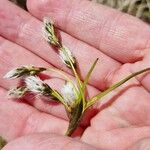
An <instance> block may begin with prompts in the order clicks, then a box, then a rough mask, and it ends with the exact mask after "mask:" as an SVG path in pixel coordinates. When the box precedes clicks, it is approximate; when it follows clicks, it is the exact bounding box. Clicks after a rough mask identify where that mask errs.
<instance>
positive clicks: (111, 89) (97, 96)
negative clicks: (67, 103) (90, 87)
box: [86, 68, 150, 109]
mask: <svg viewBox="0 0 150 150" xmlns="http://www.w3.org/2000/svg"><path fill="white" fill-rule="evenodd" d="M146 71H150V68H146V69H143V70H141V71H138V72H135V73H133V74H131V75H129V76H128V77H126V78H125V79H123V80H121V81H120V82H118V83H116V84H114V85H113V86H111V87H110V88H108V89H107V90H105V91H104V92H102V93H99V94H97V95H96V96H94V97H93V98H92V99H91V100H90V101H89V102H88V103H87V106H86V109H87V108H88V107H90V106H92V105H93V104H95V103H96V102H97V101H98V100H100V99H101V98H102V97H104V96H105V95H107V94H108V93H110V92H111V91H113V90H115V89H116V88H118V87H119V86H121V85H122V84H124V83H125V82H127V81H128V80H130V79H131V78H133V77H135V76H137V75H139V74H141V73H144V72H146Z"/></svg>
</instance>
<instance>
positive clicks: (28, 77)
mask: <svg viewBox="0 0 150 150" xmlns="http://www.w3.org/2000/svg"><path fill="white" fill-rule="evenodd" d="M43 24H44V25H43V29H42V30H43V33H44V38H45V39H46V41H47V43H48V44H50V45H51V46H53V47H55V49H57V50H58V53H59V56H60V58H61V60H62V62H63V63H64V64H65V65H66V66H67V67H68V68H69V69H70V70H71V71H72V72H73V74H74V76H75V79H76V82H75V81H72V80H71V79H70V78H69V77H68V76H67V75H66V74H65V73H62V71H59V70H56V69H53V68H44V67H36V66H20V67H18V68H16V69H13V70H11V71H9V72H8V73H7V74H6V75H5V76H4V77H5V78H10V79H15V78H19V77H21V78H22V79H23V80H24V85H23V86H19V87H16V88H14V89H11V90H10V91H9V96H10V97H12V98H18V99H20V98H22V97H24V96H26V94H27V93H28V92H31V93H34V95H35V96H39V95H41V96H44V97H47V99H49V100H50V101H55V102H60V103H62V105H64V107H65V110H66V112H67V114H68V118H69V126H68V129H67V131H66V135H67V136H71V135H72V133H73V132H74V131H75V129H76V128H77V127H78V125H79V123H80V121H81V120H82V117H83V115H84V114H85V112H86V110H87V109H88V108H89V107H91V106H92V105H94V104H95V103H96V102H97V101H99V100H101V99H102V97H104V96H105V95H107V94H108V93H110V92H111V91H113V90H115V89H116V88H117V87H119V86H121V85H122V84H124V83H125V82H127V81H128V80H129V79H131V78H133V77H135V76H137V75H139V74H141V73H143V72H146V71H149V70H150V68H146V69H144V70H141V71H139V72H136V73H133V74H131V75H129V76H127V77H126V78H125V79H122V80H121V81H120V82H118V83H116V84H114V85H112V86H111V87H110V88H108V89H107V90H105V91H103V92H101V93H99V94H97V95H95V96H94V97H92V98H90V99H87V96H86V92H85V91H86V87H87V84H88V81H89V78H90V76H91V74H92V71H93V70H94V68H95V66H96V64H97V62H98V58H96V60H95V62H94V63H93V65H92V66H91V67H90V69H89V72H88V73H87V75H86V77H85V79H84V81H82V80H81V78H80V75H79V73H78V65H77V62H76V59H75V57H74V56H73V54H72V52H71V51H70V50H69V49H68V48H67V47H66V46H64V45H63V43H62V42H60V40H59V38H58V37H57V35H56V32H55V28H54V23H53V22H52V21H51V20H50V19H49V18H44V23H43ZM46 71H50V72H55V73H58V74H59V75H62V77H63V79H64V80H65V81H66V82H65V84H64V85H63V86H62V89H61V90H60V92H59V91H57V90H55V89H53V88H52V87H50V86H49V85H48V84H47V83H45V82H44V80H41V79H40V77H39V73H41V72H46Z"/></svg>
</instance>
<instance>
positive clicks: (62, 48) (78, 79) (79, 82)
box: [60, 46, 85, 105]
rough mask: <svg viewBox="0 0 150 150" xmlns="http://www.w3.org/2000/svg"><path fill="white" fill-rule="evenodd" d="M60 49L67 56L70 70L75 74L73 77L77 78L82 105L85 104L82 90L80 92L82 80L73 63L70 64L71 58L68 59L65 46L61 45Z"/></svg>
mask: <svg viewBox="0 0 150 150" xmlns="http://www.w3.org/2000/svg"><path fill="white" fill-rule="evenodd" d="M60 49H61V50H64V52H65V54H66V56H67V57H68V60H69V63H70V66H71V69H72V71H73V73H74V75H75V77H76V79H77V82H78V84H79V91H80V94H81V96H82V100H83V102H84V105H85V97H84V95H83V92H82V82H81V80H80V78H79V76H78V73H77V72H76V69H75V67H74V65H73V64H72V61H71V59H70V57H69V55H68V53H67V52H66V50H65V48H64V47H63V46H62V47H61V48H60Z"/></svg>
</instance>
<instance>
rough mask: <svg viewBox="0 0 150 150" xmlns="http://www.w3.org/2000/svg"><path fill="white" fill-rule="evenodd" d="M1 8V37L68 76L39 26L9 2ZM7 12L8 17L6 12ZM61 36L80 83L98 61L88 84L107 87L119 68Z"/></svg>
mask: <svg viewBox="0 0 150 150" xmlns="http://www.w3.org/2000/svg"><path fill="white" fill-rule="evenodd" d="M1 4H2V5H1V7H0V9H1V10H0V12H1V14H2V15H1V17H0V22H1V24H0V34H1V35H2V36H4V37H5V38H8V39H9V40H12V41H14V42H16V43H18V44H20V45H22V46H23V47H25V48H27V49H29V50H31V51H32V52H33V53H35V54H37V55H39V56H40V57H42V58H43V59H44V60H46V61H47V62H49V63H51V64H52V65H54V66H55V67H57V68H60V69H63V70H65V71H68V72H69V70H67V68H65V67H64V66H65V65H62V62H61V60H60V58H59V56H58V55H57V54H56V51H54V50H53V49H52V48H50V47H49V45H48V44H47V43H46V42H45V41H44V40H43V38H42V34H41V26H42V23H41V22H40V21H38V20H37V19H35V18H33V17H31V16H30V15H29V14H27V13H26V12H25V11H23V10H22V9H20V8H18V7H16V6H15V5H13V4H11V3H10V2H8V1H2V2H1ZM2 6H5V7H2ZM8 9H9V13H8V12H7V10H8ZM10 12H11V13H10ZM18 14H19V15H18ZM14 16H15V19H14ZM60 34H61V36H62V39H63V43H64V44H65V45H66V46H67V47H68V48H70V50H72V52H73V55H74V56H75V57H76V59H77V63H78V68H79V72H80V73H81V76H82V79H83V78H85V76H86V74H87V72H88V70H89V68H90V66H91V65H92V63H93V62H94V61H95V59H96V58H99V62H98V64H97V66H96V68H95V69H94V72H93V74H92V76H91V78H90V81H89V83H90V84H92V85H93V86H95V87H97V88H99V89H105V88H106V87H107V86H108V85H109V81H110V80H111V77H112V76H113V73H114V72H115V70H117V69H118V68H119V67H120V63H118V62H116V61H115V60H113V59H111V58H110V57H108V56H106V55H104V54H103V53H101V52H100V51H98V50H97V49H95V48H93V47H91V46H89V45H87V44H85V43H83V42H81V41H79V40H77V39H75V38H73V37H71V36H69V35H68V34H65V33H64V32H61V33H60ZM37 43H38V44H37ZM69 73H70V72H69Z"/></svg>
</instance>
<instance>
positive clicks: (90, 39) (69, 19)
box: [28, 0, 150, 63]
mask: <svg viewBox="0 0 150 150" xmlns="http://www.w3.org/2000/svg"><path fill="white" fill-rule="evenodd" d="M28 9H29V11H30V12H31V13H32V14H33V15H34V16H36V17H37V18H39V19H42V18H43V17H44V16H50V17H52V18H53V19H54V20H55V22H56V24H57V27H58V28H60V29H62V30H63V31H65V32H67V33H69V34H71V35H72V36H74V37H76V38H78V39H80V40H83V41H85V42H87V43H89V44H90V45H93V46H95V47H96V48H98V49H99V50H101V51H102V52H104V53H105V54H107V55H109V56H111V57H112V58H114V59H116V60H118V61H120V62H123V63H125V62H134V61H136V60H138V59H139V58H141V57H142V52H143V51H144V49H145V48H146V47H150V40H149V39H150V28H149V25H147V24H145V23H143V22H142V21H140V20H138V19H136V18H135V17H132V16H130V15H125V14H123V13H121V12H119V11H117V10H114V9H111V8H108V7H106V6H103V5H98V4H95V3H92V2H89V1H87V0H73V1H70V0H59V1H57V2H56V1H55V0H39V1H36V0H28Z"/></svg>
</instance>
